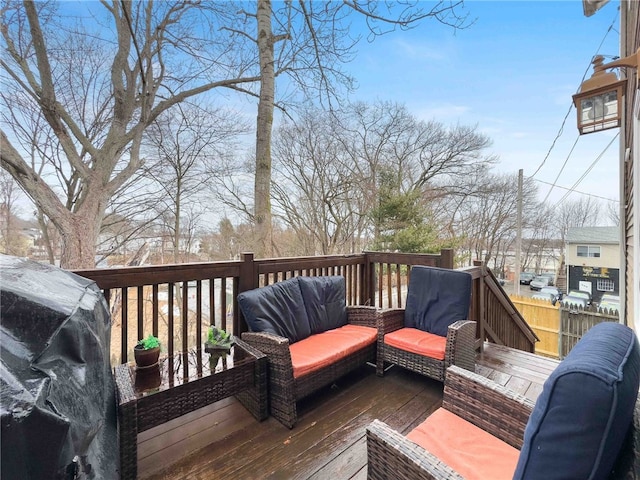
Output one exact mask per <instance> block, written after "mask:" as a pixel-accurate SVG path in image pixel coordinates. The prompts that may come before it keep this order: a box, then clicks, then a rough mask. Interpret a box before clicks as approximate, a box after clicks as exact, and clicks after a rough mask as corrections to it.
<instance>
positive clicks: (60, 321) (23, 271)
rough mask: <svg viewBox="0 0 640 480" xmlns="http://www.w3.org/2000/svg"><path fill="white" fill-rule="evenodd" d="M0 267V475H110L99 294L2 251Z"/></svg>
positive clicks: (111, 414)
mask: <svg viewBox="0 0 640 480" xmlns="http://www.w3.org/2000/svg"><path fill="white" fill-rule="evenodd" d="M0 275H1V276H0V314H1V317H0V368H1V369H2V371H1V374H0V389H1V392H2V396H1V404H0V419H1V422H2V430H1V437H2V442H1V443H0V454H1V458H2V470H1V476H2V478H3V479H4V480H10V479H21V480H22V479H44V478H48V479H74V478H78V479H93V478H95V479H112V478H117V476H118V462H119V458H118V447H117V436H116V411H115V396H114V385H113V377H112V375H111V366H110V361H109V351H110V349H109V346H110V338H111V337H110V335H111V332H110V331H111V324H110V316H109V311H108V308H107V303H106V301H105V299H104V296H103V295H102V292H101V291H100V290H99V289H98V287H97V286H96V285H95V283H94V282H93V281H90V280H88V279H86V278H83V277H81V276H79V275H76V274H74V273H71V272H68V271H65V270H62V269H59V268H56V267H54V266H51V265H44V264H41V263H37V262H33V261H30V260H25V259H21V258H16V257H11V256H6V255H0Z"/></svg>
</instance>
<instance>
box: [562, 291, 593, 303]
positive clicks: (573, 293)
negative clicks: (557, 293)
mask: <svg viewBox="0 0 640 480" xmlns="http://www.w3.org/2000/svg"><path fill="white" fill-rule="evenodd" d="M567 297H574V298H575V297H578V298H584V300H585V301H586V302H587V305H591V294H590V293H589V292H585V291H584V290H569V293H568V294H567Z"/></svg>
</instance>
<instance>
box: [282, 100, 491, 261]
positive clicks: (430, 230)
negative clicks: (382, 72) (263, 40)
mask: <svg viewBox="0 0 640 480" xmlns="http://www.w3.org/2000/svg"><path fill="white" fill-rule="evenodd" d="M349 110H350V112H349V113H344V114H342V115H338V114H337V112H333V113H331V112H323V111H321V110H318V109H312V108H310V109H308V111H307V113H306V114H303V115H300V117H299V119H298V120H297V121H296V122H288V123H286V124H285V125H284V126H283V127H282V128H280V129H278V130H277V131H276V135H275V138H274V160H275V161H274V181H273V196H274V211H275V212H276V213H277V215H278V218H279V219H281V220H282V221H283V222H284V224H285V225H286V226H287V227H288V228H291V229H293V230H294V231H296V232H297V233H298V234H299V235H300V238H301V239H305V240H306V245H305V248H306V253H307V254H313V253H317V252H322V253H325V254H326V253H336V252H346V251H353V250H354V248H360V249H361V248H362V247H363V244H362V241H363V238H364V237H365V236H366V237H368V238H367V241H369V245H373V244H378V243H379V242H378V240H379V237H380V235H381V229H382V228H383V224H384V229H385V230H386V232H385V235H386V237H387V238H389V235H390V234H391V235H392V236H394V237H395V236H397V235H400V236H401V237H402V244H403V245H417V244H420V245H422V246H421V247H420V248H421V250H424V249H425V248H427V247H426V244H425V242H427V241H428V239H430V238H435V237H436V236H437V235H436V234H437V231H438V230H439V229H438V228H437V227H438V226H437V225H435V224H434V222H433V218H432V214H431V213H430V203H431V202H432V201H433V198H434V197H435V196H437V195H444V192H446V191H450V190H452V189H454V187H452V185H455V189H454V190H455V191H458V190H459V189H460V188H459V187H458V186H457V185H458V184H459V183H461V181H462V180H463V179H464V178H465V177H466V176H468V175H469V174H470V173H472V172H473V171H474V170H477V169H483V168H485V167H487V166H488V165H490V164H491V163H492V161H493V157H491V156H487V155H484V153H483V150H484V148H485V147H486V146H487V145H488V144H489V140H488V138H486V137H484V136H483V135H480V134H478V133H477V132H476V131H475V129H471V128H467V127H461V126H456V127H454V128H451V129H447V128H446V127H444V126H443V125H441V124H439V123H437V122H423V121H419V120H417V119H416V118H415V117H413V115H411V114H410V113H409V112H408V110H407V109H406V107H404V106H402V105H398V104H393V103H390V102H378V103H376V104H364V103H358V104H355V105H354V106H353V108H351V109H349ZM383 177H384V185H385V188H386V190H385V192H387V193H386V194H385V195H386V196H385V198H386V199H387V200H388V201H387V202H386V204H385V205H381V203H380V199H381V198H382V197H381V194H380V191H379V189H380V184H381V182H382V179H383ZM436 180H439V181H441V185H440V186H438V187H437V188H434V184H435V181H436ZM407 207H409V208H407ZM401 210H402V211H401ZM372 212H377V213H378V215H372ZM383 213H384V215H385V218H380V214H383ZM400 216H403V218H405V219H406V220H407V221H408V222H409V223H407V222H404V223H398V222H397V221H396V220H397V219H399V218H400ZM386 217H388V218H386ZM392 217H395V220H394V218H392ZM394 225H395V226H394ZM402 225H407V228H408V230H406V231H402V230H404V229H405V228H404V227H403V226H402ZM409 226H410V228H409ZM390 228H391V230H393V232H391V231H390ZM409 230H411V231H412V232H413V233H412V234H411V235H409V236H407V235H408V232H409ZM372 234H373V235H372ZM372 236H373V238H371V237H372ZM411 236H413V237H414V238H409V237H411ZM397 239H398V240H400V237H397ZM416 242H417V243H416ZM394 248H395V247H394Z"/></svg>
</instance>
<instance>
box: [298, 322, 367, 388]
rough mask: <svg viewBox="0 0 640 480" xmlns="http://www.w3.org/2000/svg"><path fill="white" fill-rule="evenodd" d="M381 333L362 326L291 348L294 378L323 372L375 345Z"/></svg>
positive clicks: (318, 336)
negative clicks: (327, 367) (325, 368)
mask: <svg viewBox="0 0 640 480" xmlns="http://www.w3.org/2000/svg"><path fill="white" fill-rule="evenodd" d="M377 336H378V330H376V329H375V328H372V327H362V326H360V325H345V326H343V327H340V328H334V329H332V330H327V331H326V332H322V333H318V334H316V335H311V336H310V337H307V338H305V339H304V340H300V341H299V342H296V343H294V344H293V345H290V346H289V350H290V352H291V362H292V363H293V377H294V378H298V377H302V376H303V375H306V374H308V373H311V372H314V371H316V370H319V369H321V368H324V367H326V366H328V365H331V364H332V363H334V362H336V361H337V360H340V359H342V358H345V357H347V356H349V355H351V354H352V353H354V352H356V351H357V350H360V349H361V348H363V347H365V346H367V345H371V344H372V343H374V342H375V341H376V338H377Z"/></svg>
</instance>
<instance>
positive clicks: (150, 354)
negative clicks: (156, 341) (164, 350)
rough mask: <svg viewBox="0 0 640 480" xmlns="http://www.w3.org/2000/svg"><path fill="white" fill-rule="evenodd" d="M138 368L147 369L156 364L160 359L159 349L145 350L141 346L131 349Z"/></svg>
mask: <svg viewBox="0 0 640 480" xmlns="http://www.w3.org/2000/svg"><path fill="white" fill-rule="evenodd" d="M133 355H134V357H135V359H136V365H137V366H138V368H148V367H151V366H154V365H157V364H158V358H160V347H155V348H149V349H148V350H145V349H144V347H142V346H141V345H136V346H135V347H134V349H133Z"/></svg>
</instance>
